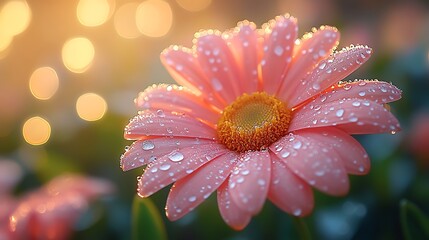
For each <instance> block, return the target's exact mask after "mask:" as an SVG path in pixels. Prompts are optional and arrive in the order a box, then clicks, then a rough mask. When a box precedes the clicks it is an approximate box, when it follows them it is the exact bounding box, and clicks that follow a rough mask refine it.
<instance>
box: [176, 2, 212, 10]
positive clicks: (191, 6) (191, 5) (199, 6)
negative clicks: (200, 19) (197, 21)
mask: <svg viewBox="0 0 429 240" xmlns="http://www.w3.org/2000/svg"><path fill="white" fill-rule="evenodd" d="M176 2H177V3H178V4H179V6H181V7H182V8H183V9H185V10H187V11H190V12H198V11H201V10H204V9H206V8H207V7H208V6H210V4H211V3H212V0H176Z"/></svg>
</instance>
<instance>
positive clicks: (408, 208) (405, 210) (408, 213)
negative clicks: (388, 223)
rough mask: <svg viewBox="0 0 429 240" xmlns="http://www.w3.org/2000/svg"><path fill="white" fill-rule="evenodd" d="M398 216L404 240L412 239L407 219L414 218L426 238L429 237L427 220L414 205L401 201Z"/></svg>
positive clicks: (404, 200)
mask: <svg viewBox="0 0 429 240" xmlns="http://www.w3.org/2000/svg"><path fill="white" fill-rule="evenodd" d="M400 215H401V227H402V230H403V233H404V237H405V239H406V240H412V239H413V238H412V236H411V232H410V229H409V226H408V224H409V219H408V218H409V217H414V218H415V219H416V220H417V223H418V224H419V227H421V229H422V231H423V234H424V235H425V236H426V237H429V220H428V218H427V217H426V216H425V215H424V214H423V213H422V211H421V210H420V209H419V208H418V207H417V206H416V205H415V204H414V203H412V202H410V201H408V200H406V199H403V200H402V201H401V211H400Z"/></svg>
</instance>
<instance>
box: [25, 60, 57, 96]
mask: <svg viewBox="0 0 429 240" xmlns="http://www.w3.org/2000/svg"><path fill="white" fill-rule="evenodd" d="M58 86H59V80H58V75H57V72H56V71H55V70H54V69H53V68H51V67H40V68H38V69H36V70H34V72H33V74H31V77H30V81H29V87H30V91H31V94H33V96H34V97H35V98H37V99H40V100H48V99H50V98H51V97H52V96H53V95H54V94H55V93H56V91H57V90H58Z"/></svg>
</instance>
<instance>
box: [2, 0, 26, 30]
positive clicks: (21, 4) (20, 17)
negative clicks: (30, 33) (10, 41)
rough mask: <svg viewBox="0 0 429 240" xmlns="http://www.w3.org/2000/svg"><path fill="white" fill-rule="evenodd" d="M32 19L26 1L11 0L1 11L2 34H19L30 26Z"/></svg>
mask: <svg viewBox="0 0 429 240" xmlns="http://www.w3.org/2000/svg"><path fill="white" fill-rule="evenodd" d="M30 21H31V10H30V7H29V6H28V4H27V2H26V1H24V0H14V1H9V2H7V3H6V4H4V6H3V8H2V9H1V11H0V31H1V34H0V35H6V36H15V35H18V34H20V33H22V32H23V31H24V30H25V29H26V28H27V27H28V25H29V24H30Z"/></svg>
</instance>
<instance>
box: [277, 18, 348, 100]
mask: <svg viewBox="0 0 429 240" xmlns="http://www.w3.org/2000/svg"><path fill="white" fill-rule="evenodd" d="M339 38H340V33H339V32H338V31H337V29H336V28H333V27H328V26H322V27H321V28H320V29H319V30H318V31H317V32H315V33H308V34H307V35H304V37H303V38H302V40H301V43H300V45H297V46H295V51H294V56H293V60H292V65H291V66H290V69H289V71H288V72H287V73H286V75H285V79H284V80H283V81H282V85H281V87H280V89H279V90H278V92H277V96H278V97H279V98H280V99H281V100H283V101H285V102H287V103H289V102H290V101H291V100H292V95H293V94H294V93H295V92H296V91H297V88H298V86H299V85H301V84H302V81H303V79H304V78H305V77H306V75H307V74H308V72H311V71H312V70H313V69H314V68H315V66H316V64H317V63H318V62H319V61H320V60H321V59H325V58H326V57H327V56H329V55H330V54H331V53H332V51H333V49H334V48H335V47H336V46H337V45H338V41H339ZM289 106H290V104H289Z"/></svg>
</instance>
